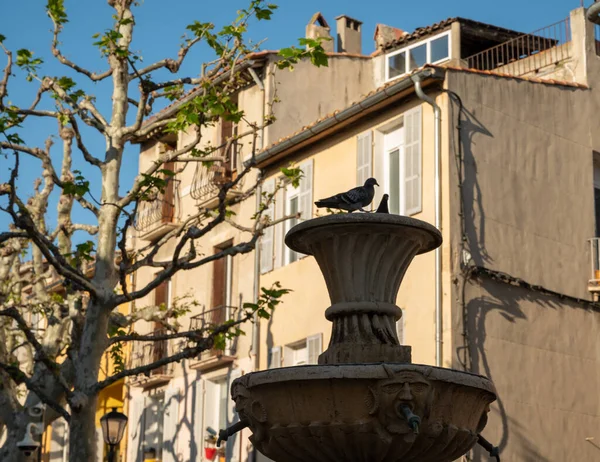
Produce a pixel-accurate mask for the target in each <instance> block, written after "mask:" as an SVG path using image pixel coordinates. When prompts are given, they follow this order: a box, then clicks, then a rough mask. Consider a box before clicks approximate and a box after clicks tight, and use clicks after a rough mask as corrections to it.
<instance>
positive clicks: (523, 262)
mask: <svg viewBox="0 0 600 462" xmlns="http://www.w3.org/2000/svg"><path fill="white" fill-rule="evenodd" d="M447 85H448V88H449V89H450V90H452V91H455V92H456V93H457V94H458V95H459V96H460V97H461V98H462V100H463V104H464V106H465V113H464V115H463V120H462V122H461V126H462V140H463V155H464V187H463V190H464V200H465V209H464V210H465V218H466V221H465V223H466V231H467V236H468V239H469V242H468V246H467V248H468V250H469V252H470V255H471V257H472V262H471V263H474V264H476V265H478V266H484V267H486V268H490V269H493V270H497V271H502V272H504V273H507V274H509V275H511V276H514V277H517V278H520V279H522V280H524V281H527V282H529V283H531V284H535V285H540V286H543V287H545V288H547V289H549V290H552V291H554V292H557V293H562V294H566V295H568V296H571V297H579V298H582V299H588V300H589V299H590V294H589V293H588V292H587V280H588V278H589V267H590V263H589V258H590V256H589V252H588V243H587V239H588V238H590V237H592V236H594V232H595V230H594V226H595V223H594V196H593V169H592V153H593V141H592V138H593V136H594V135H593V133H594V131H597V129H596V127H595V125H594V124H595V122H594V118H593V117H592V114H593V112H592V109H593V107H592V103H591V102H592V101H593V100H594V98H595V95H594V94H593V92H592V91H590V90H580V89H571V88H567V87H559V86H554V85H542V84H532V83H529V82H522V81H518V80H512V79H502V78H495V77H490V76H481V75H473V74H469V73H459V72H449V73H448V77H447ZM447 123H448V124H451V125H452V126H454V125H455V124H456V121H455V120H454V121H453V120H447ZM456 178H457V177H456V169H455V168H454V166H452V167H451V175H450V183H451V189H450V190H449V191H448V194H449V195H450V196H451V197H452V199H451V214H450V217H449V218H450V220H451V227H452V233H451V236H452V237H451V239H452V243H451V244H452V258H453V267H454V272H453V276H455V277H456V279H454V280H455V281H456V282H457V284H456V285H454V286H453V295H454V296H453V297H452V300H453V303H454V306H453V309H452V314H453V316H452V325H453V330H454V333H453V337H452V338H453V345H452V353H453V355H454V358H455V359H454V364H455V367H461V366H460V363H459V361H458V358H459V357H461V358H462V357H463V353H464V351H463V347H464V342H463V336H462V334H463V327H464V326H463V318H462V314H463V307H464V308H465V309H466V312H467V313H468V319H467V320H468V324H467V326H468V330H467V333H468V335H467V339H466V340H467V342H468V346H469V351H470V353H471V358H472V362H473V371H474V372H478V373H481V374H484V375H486V376H488V377H490V378H491V379H492V380H493V381H494V383H495V385H496V387H497V389H498V394H499V401H498V402H496V403H494V404H493V405H492V412H491V413H490V416H489V422H488V426H487V427H486V430H485V431H484V436H486V438H488V439H489V440H490V441H492V442H493V443H494V444H499V445H500V448H501V450H502V453H501V454H502V460H503V461H504V460H508V461H523V460H536V461H563V460H564V461H571V460H594V459H595V458H597V456H598V449H597V448H595V447H594V446H592V445H591V444H589V443H588V442H586V441H585V438H586V437H594V438H595V439H598V438H600V434H599V433H598V429H599V428H600V406H599V404H600V402H599V396H600V395H599V393H598V390H599V389H600V373H599V371H600V330H599V327H600V313H599V312H598V311H597V310H596V311H592V310H590V309H587V308H586V307H585V306H584V305H582V304H581V303H579V304H578V303H574V302H569V301H567V300H564V299H560V298H558V297H548V296H545V295H542V294H540V293H539V292H536V291H532V290H527V289H524V288H517V287H515V286H512V285H509V284H506V283H500V282H494V281H492V280H490V279H489V278H487V277H482V278H479V279H473V280H471V281H470V282H468V283H467V286H466V288H465V292H464V299H463V295H462V291H461V287H462V286H461V281H462V277H461V273H460V267H459V262H460V258H461V255H460V253H459V250H460V237H461V236H460V222H459V217H458V213H459V202H458V201H459V196H458V187H457V181H456ZM463 304H464V305H463ZM477 460H487V458H486V457H483V458H482V459H477Z"/></svg>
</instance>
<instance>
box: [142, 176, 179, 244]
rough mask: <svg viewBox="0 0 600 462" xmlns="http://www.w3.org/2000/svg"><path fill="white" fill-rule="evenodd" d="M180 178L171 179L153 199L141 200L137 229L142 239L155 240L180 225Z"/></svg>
mask: <svg viewBox="0 0 600 462" xmlns="http://www.w3.org/2000/svg"><path fill="white" fill-rule="evenodd" d="M180 204H181V202H180V195H179V180H173V179H172V180H170V181H169V182H168V183H167V186H166V187H165V188H164V191H162V192H159V193H157V195H156V198H155V199H154V200H152V201H144V202H140V206H139V210H138V214H137V217H136V220H135V229H136V230H137V231H138V232H139V237H140V239H143V240H146V241H154V240H156V239H158V238H160V237H162V236H164V235H165V234H167V233H168V232H169V231H171V230H172V229H174V228H176V227H177V226H178V225H179V217H180V215H181V205H180Z"/></svg>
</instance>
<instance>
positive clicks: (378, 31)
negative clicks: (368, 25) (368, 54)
mask: <svg viewBox="0 0 600 462" xmlns="http://www.w3.org/2000/svg"><path fill="white" fill-rule="evenodd" d="M406 34H407V33H406V32H404V31H403V30H402V29H397V28H396V27H392V26H386V25H385V24H377V26H376V27H375V35H374V37H373V40H375V49H376V50H379V49H380V48H383V46H384V45H385V44H386V43H390V42H392V41H394V40H398V39H400V38H402V37H403V36H405V35H406Z"/></svg>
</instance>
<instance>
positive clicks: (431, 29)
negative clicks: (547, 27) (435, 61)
mask: <svg viewBox="0 0 600 462" xmlns="http://www.w3.org/2000/svg"><path fill="white" fill-rule="evenodd" d="M454 22H460V23H462V24H469V25H471V26H477V27H483V28H486V29H489V30H495V31H501V32H505V33H509V34H515V35H522V32H518V31H515V30H511V29H506V28H504V27H498V26H493V25H491V24H486V23H484V22H480V21H475V20H473V19H466V18H461V17H458V16H457V17H454V18H447V19H444V20H443V21H440V22H436V23H435V24H432V25H430V26H427V27H418V28H416V29H415V30H414V31H413V32H411V33H408V34H406V35H404V36H402V37H400V38H398V39H396V40H392V41H390V42H388V43H386V44H385V45H383V47H382V48H383V50H389V49H390V48H395V47H397V46H399V45H404V44H406V43H408V42H412V41H415V40H418V39H420V38H423V37H427V36H429V35H432V34H433V33H435V32H439V31H442V30H445V29H447V28H448V27H450V25H451V24H452V23H454Z"/></svg>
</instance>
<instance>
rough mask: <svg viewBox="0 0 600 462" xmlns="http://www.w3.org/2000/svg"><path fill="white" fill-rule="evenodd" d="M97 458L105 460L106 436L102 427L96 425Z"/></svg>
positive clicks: (99, 460) (99, 461)
mask: <svg viewBox="0 0 600 462" xmlns="http://www.w3.org/2000/svg"><path fill="white" fill-rule="evenodd" d="M96 460H97V461H98V462H103V461H104V436H103V434H102V428H101V427H96Z"/></svg>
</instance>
